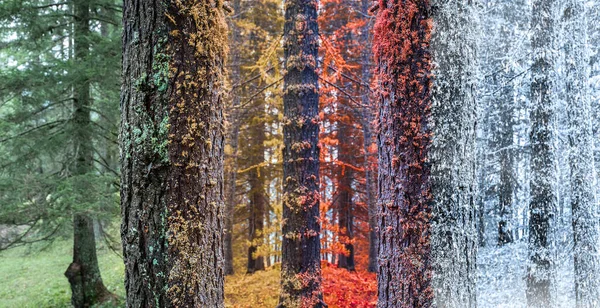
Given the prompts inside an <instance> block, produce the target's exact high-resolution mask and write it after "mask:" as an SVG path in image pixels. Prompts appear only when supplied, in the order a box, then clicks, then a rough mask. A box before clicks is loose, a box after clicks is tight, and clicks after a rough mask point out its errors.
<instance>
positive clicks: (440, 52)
mask: <svg viewBox="0 0 600 308" xmlns="http://www.w3.org/2000/svg"><path fill="white" fill-rule="evenodd" d="M431 4H432V7H433V10H432V16H431V17H432V19H433V24H434V26H433V27H434V31H433V33H432V36H431V50H432V55H433V59H434V62H435V63H436V65H435V70H434V72H433V75H434V82H433V91H432V97H433V104H432V120H433V121H432V123H433V124H434V125H433V127H434V129H433V140H432V146H431V149H430V151H429V156H428V157H429V160H428V161H429V162H430V163H431V187H432V189H431V192H432V195H433V224H432V237H431V241H432V248H433V251H432V255H433V258H432V260H433V268H434V274H433V285H434V291H435V292H434V294H435V296H434V298H435V299H434V302H435V306H436V307H438V308H442V307H447V308H475V307H477V301H476V290H477V287H476V285H475V279H476V276H477V271H476V264H477V262H476V261H477V260H476V256H477V229H476V226H475V223H476V213H477V208H476V204H475V196H476V193H475V129H476V115H477V106H476V102H475V87H476V82H477V81H476V76H475V73H476V72H477V63H476V61H475V59H476V52H475V46H476V39H477V38H476V33H477V24H476V20H477V18H476V16H477V11H476V9H475V5H474V4H473V2H472V1H470V0H451V1H446V0H432V2H431Z"/></svg>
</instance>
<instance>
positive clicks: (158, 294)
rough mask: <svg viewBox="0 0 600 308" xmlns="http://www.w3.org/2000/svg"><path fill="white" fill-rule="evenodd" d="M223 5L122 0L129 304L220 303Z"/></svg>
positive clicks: (124, 215) (125, 247) (123, 228)
mask: <svg viewBox="0 0 600 308" xmlns="http://www.w3.org/2000/svg"><path fill="white" fill-rule="evenodd" d="M222 5H223V3H222V2H220V1H217V2H213V1H208V0H200V1H191V0H190V1H159V0H153V1H140V0H126V1H125V3H124V11H123V22H124V32H123V44H124V47H123V48H124V52H123V76H124V84H123V87H122V93H121V114H122V115H121V119H122V121H121V147H122V157H121V170H122V178H121V208H122V218H123V221H122V225H121V235H122V240H123V250H124V257H125V273H126V276H125V286H126V292H127V306H128V307H223V305H224V304H223V298H224V292H223V279H224V270H223V267H224V263H223V228H224V226H223V224H224V221H223V214H224V204H223V144H224V131H223V130H224V127H223V126H224V121H223V110H222V109H223V107H222V105H223V102H222V87H223V80H224V73H223V62H224V58H225V53H226V50H227V42H226V37H227V33H226V29H227V26H226V25H225V20H224V17H223V7H222Z"/></svg>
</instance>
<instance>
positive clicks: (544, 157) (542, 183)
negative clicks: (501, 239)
mask: <svg viewBox="0 0 600 308" xmlns="http://www.w3.org/2000/svg"><path fill="white" fill-rule="evenodd" d="M554 5H555V1H554V0H534V1H533V11H532V15H533V17H532V25H531V28H532V32H533V33H532V42H531V44H532V48H533V65H532V67H531V74H532V82H531V104H532V110H531V115H530V117H531V133H530V142H531V154H532V155H531V178H530V187H531V199H530V203H529V244H528V249H529V262H528V266H527V291H526V293H527V305H528V307H532V308H535V307H546V308H547V307H553V306H554V301H553V299H552V292H551V285H552V279H553V278H552V277H553V273H552V271H553V264H554V260H553V251H552V250H553V237H552V227H553V217H554V213H555V211H556V205H557V196H556V189H555V188H556V170H555V153H554V129H553V123H554V117H555V115H554V113H555V111H554V109H555V106H554V105H555V101H554V97H553V93H552V92H553V90H554V89H553V78H554V74H553V70H554V55H553V48H554V20H553V18H554V12H553V10H554Z"/></svg>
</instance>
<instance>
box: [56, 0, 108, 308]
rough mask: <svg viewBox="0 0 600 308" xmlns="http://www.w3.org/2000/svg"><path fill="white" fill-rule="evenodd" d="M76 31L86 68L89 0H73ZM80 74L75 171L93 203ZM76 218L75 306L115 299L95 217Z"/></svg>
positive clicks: (86, 91)
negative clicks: (102, 263) (106, 279)
mask: <svg viewBox="0 0 600 308" xmlns="http://www.w3.org/2000/svg"><path fill="white" fill-rule="evenodd" d="M73 15H74V19H75V22H74V32H73V34H74V35H73V49H74V50H73V53H74V56H75V62H76V63H77V64H78V65H77V66H76V67H77V68H79V69H82V68H84V67H85V62H86V61H87V60H88V57H89V52H90V42H89V40H90V35H91V31H90V6H89V3H88V2H87V1H85V0H76V1H73ZM73 75H77V76H79V77H78V78H77V79H76V80H75V82H74V85H73V109H74V110H73V119H72V125H73V127H72V129H73V151H74V153H75V162H74V164H73V166H74V169H73V170H72V174H73V176H75V177H77V179H76V180H75V184H74V185H75V189H76V190H77V192H78V196H79V200H80V201H81V202H82V203H88V201H89V202H93V201H92V200H87V199H86V197H85V194H86V191H87V190H88V189H89V187H88V185H91V183H89V181H88V180H87V176H88V175H89V173H91V172H93V170H94V166H93V161H94V150H93V140H92V125H91V124H92V122H91V119H90V110H91V109H90V107H91V106H90V104H91V97H90V81H89V79H88V78H87V76H86V75H85V74H83V73H82V72H80V71H76V72H73ZM76 211H77V213H76V214H75V216H74V218H73V262H72V263H71V264H70V265H69V267H68V269H67V271H66V272H65V276H66V277H67V278H68V280H69V283H70V285H71V304H72V305H73V306H74V307H77V308H79V307H91V306H92V305H94V304H97V303H102V302H105V301H108V300H111V299H113V298H114V295H112V294H111V293H110V292H109V291H108V290H107V289H106V287H105V286H104V283H103V282H102V277H101V274H100V268H99V267H98V257H97V255H96V237H95V234H94V220H93V218H92V217H90V216H88V215H86V214H85V213H83V212H80V210H79V209H77V210H76Z"/></svg>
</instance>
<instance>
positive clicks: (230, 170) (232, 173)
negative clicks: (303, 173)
mask: <svg viewBox="0 0 600 308" xmlns="http://www.w3.org/2000/svg"><path fill="white" fill-rule="evenodd" d="M241 7H242V6H241V1H240V0H234V1H233V10H234V12H236V13H239V12H240V11H241ZM230 28H231V43H230V44H231V46H230V47H231V48H230V50H231V54H230V63H231V69H230V72H231V73H230V75H231V83H232V84H233V85H234V86H235V87H236V88H235V89H233V91H232V98H231V99H232V104H231V107H232V111H231V112H230V113H229V118H228V119H227V120H228V121H229V123H231V127H230V131H229V136H228V137H229V138H228V140H229V146H230V147H231V149H230V150H231V158H230V160H229V164H228V166H226V169H227V171H226V172H227V173H226V177H225V179H226V182H225V185H226V186H225V203H226V207H225V275H233V272H234V269H233V221H234V218H235V217H234V215H235V205H236V203H237V198H236V187H237V186H236V183H237V171H238V170H237V169H238V144H239V136H240V122H241V121H240V119H239V112H238V110H237V108H239V105H240V95H241V94H240V93H241V91H240V84H239V83H240V82H241V78H240V77H241V69H240V65H241V61H240V53H239V48H237V47H236V46H235V44H239V40H240V37H241V35H240V29H239V27H238V26H237V25H236V24H235V22H233V20H231V22H230Z"/></svg>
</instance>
